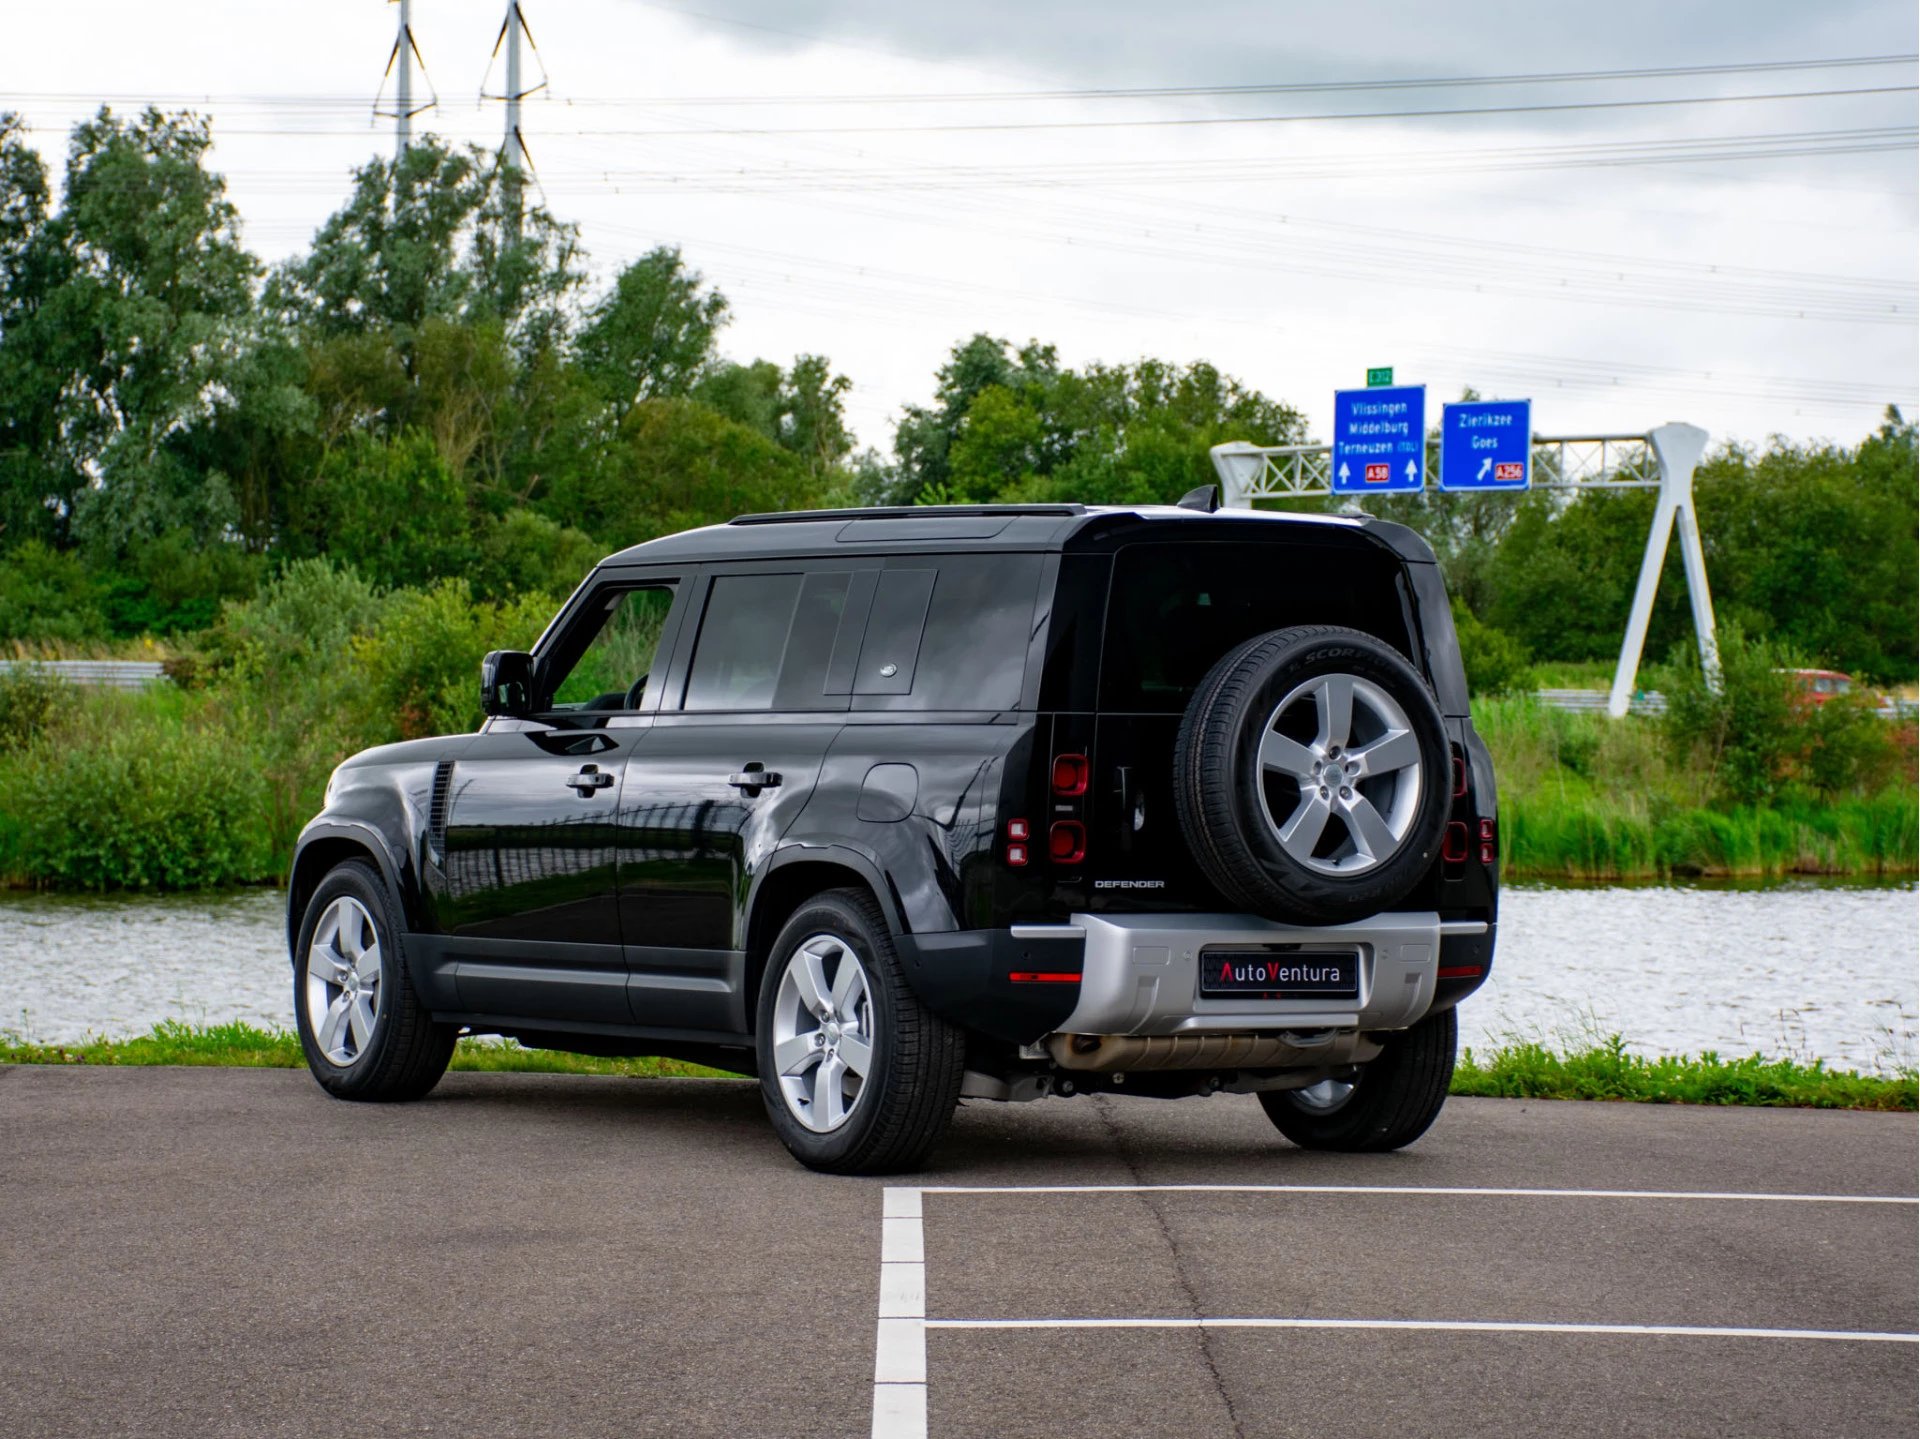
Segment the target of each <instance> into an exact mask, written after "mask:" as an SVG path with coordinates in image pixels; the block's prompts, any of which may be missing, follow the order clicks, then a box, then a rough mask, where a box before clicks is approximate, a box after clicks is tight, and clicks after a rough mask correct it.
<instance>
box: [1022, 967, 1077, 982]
mask: <svg viewBox="0 0 1920 1439" xmlns="http://www.w3.org/2000/svg"><path fill="white" fill-rule="evenodd" d="M1007 978H1008V979H1010V980H1012V981H1013V983H1015V984H1078V983H1079V982H1080V976H1079V974H1078V973H1074V974H1069V973H1067V972H1066V971H1065V970H1044V969H1043V970H1033V969H1016V970H1014V971H1013V973H1011V974H1009V975H1008V976H1007Z"/></svg>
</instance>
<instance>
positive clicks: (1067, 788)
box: [1053, 754, 1088, 799]
mask: <svg viewBox="0 0 1920 1439" xmlns="http://www.w3.org/2000/svg"><path fill="white" fill-rule="evenodd" d="M1087 774H1088V769H1087V757H1086V756H1085V755H1083V754H1063V755H1059V756H1057V757H1056V758H1055V759H1054V761H1053V792H1054V793H1055V794H1057V795H1062V796H1065V797H1066V798H1069V799H1070V798H1072V797H1073V796H1074V795H1078V794H1085V793H1086V792H1087Z"/></svg>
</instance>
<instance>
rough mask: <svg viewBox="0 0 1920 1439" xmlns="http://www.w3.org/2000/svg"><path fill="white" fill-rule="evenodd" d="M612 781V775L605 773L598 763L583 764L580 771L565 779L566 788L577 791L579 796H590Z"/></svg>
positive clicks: (584, 797)
mask: <svg viewBox="0 0 1920 1439" xmlns="http://www.w3.org/2000/svg"><path fill="white" fill-rule="evenodd" d="M612 783H613V776H612V775H610V774H607V773H606V772H605V771H603V770H602V769H601V768H600V767H599V766H598V765H591V764H590V765H583V766H582V767H581V769H580V773H579V774H576V775H573V776H571V777H570V778H569V779H568V780H567V788H568V789H572V790H577V791H579V794H580V798H582V799H587V798H590V797H591V796H592V794H593V792H594V791H595V790H597V789H605V788H606V787H607V786H608V785H610V784H612Z"/></svg>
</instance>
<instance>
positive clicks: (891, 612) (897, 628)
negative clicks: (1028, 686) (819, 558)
mask: <svg viewBox="0 0 1920 1439" xmlns="http://www.w3.org/2000/svg"><path fill="white" fill-rule="evenodd" d="M1040 569H1041V557H1040V556H1038V555H1018V554H1013V555H927V556H918V555H916V556H914V557H913V558H911V559H901V560H898V561H896V562H894V564H892V565H890V566H889V567H888V568H887V570H886V571H885V572H884V573H883V574H882V575H881V576H880V582H879V586H878V588H877V590H876V591H875V594H874V600H873V611H872V617H871V618H870V619H869V620H868V622H867V629H866V635H865V638H864V639H863V641H862V643H861V646H860V660H859V664H858V666H857V668H856V670H855V677H854V687H853V692H854V695H855V696H856V697H859V696H867V697H870V698H872V699H875V700H879V699H882V698H885V699H886V700H887V701H888V702H887V703H886V704H885V707H886V708H889V709H916V710H1006V709H1014V708H1017V707H1018V705H1019V703H1020V688H1021V683H1022V681H1023V680H1024V679H1025V677H1026V669H1027V643H1028V640H1029V639H1030V638H1031V636H1032V631H1033V606H1034V600H1035V597H1036V596H1037V594H1038V592H1039V588H1040Z"/></svg>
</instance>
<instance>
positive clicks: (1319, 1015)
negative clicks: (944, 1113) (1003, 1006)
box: [1013, 912, 1488, 1035]
mask: <svg viewBox="0 0 1920 1439" xmlns="http://www.w3.org/2000/svg"><path fill="white" fill-rule="evenodd" d="M1059 928H1062V929H1070V930H1078V931H1080V933H1081V934H1082V936H1083V937H1084V941H1083V942H1084V959H1083V966H1082V975H1081V981H1080V996H1079V1000H1078V1002H1077V1003H1076V1004H1075V1005H1074V1007H1073V1010H1072V1011H1071V1012H1070V1013H1069V1014H1068V1015H1067V1017H1066V1018H1065V1019H1064V1020H1063V1021H1062V1022H1061V1023H1060V1025H1059V1026H1058V1028H1059V1029H1060V1030H1061V1031H1062V1032H1063V1033H1068V1034H1138V1035H1177V1034H1231V1033H1236V1032H1245V1031H1257V1030H1264V1031H1268V1032H1272V1031H1275V1030H1321V1029H1349V1030H1352V1029H1358V1030H1378V1029H1405V1028H1407V1027H1408V1026H1410V1025H1412V1024H1414V1023H1416V1022H1417V1021H1418V1020H1419V1019H1420V1018H1421V1017H1422V1016H1423V1015H1425V1014H1426V1013H1427V1011H1428V1010H1429V1009H1431V1008H1432V1007H1433V1002H1434V998H1435V993H1436V990H1437V988H1438V985H1439V973H1440V968H1441V949H1442V945H1443V941H1444V940H1446V939H1447V938H1450V937H1460V938H1469V937H1478V936H1481V935H1484V934H1486V933H1487V929H1488V926H1487V925H1486V923H1485V922H1484V921H1481V920H1442V919H1441V918H1440V916H1439V915H1437V914H1434V913H1431V912H1427V913H1417V912H1416V913H1407V914H1376V915H1372V916H1369V917H1368V918H1366V919H1363V920H1357V921H1355V922H1353V923H1351V924H1328V925H1286V924H1278V923H1275V922H1273V921H1271V920H1264V919H1258V918H1255V917H1254V916H1252V915H1244V914H1127V915H1113V914H1108V915H1090V914H1079V915H1075V916H1074V918H1073V923H1072V924H1071V925H1064V926H1059ZM1013 932H1014V934H1015V936H1016V937H1027V936H1029V935H1035V930H1034V929H1028V928H1026V927H1024V926H1022V927H1017V928H1016V929H1015V930H1014V931H1013ZM1249 944H1257V945H1268V944H1272V945H1288V944H1297V945H1304V946H1307V947H1308V948H1312V949H1327V948H1333V947H1339V948H1345V947H1347V946H1352V947H1353V949H1354V950H1356V951H1357V952H1358V954H1359V957H1360V993H1359V996H1358V999H1357V1001H1356V1000H1331V1001H1330V1000H1325V999H1253V998H1249V997H1246V996H1241V995H1236V996H1233V997H1230V998H1229V997H1213V996H1204V995H1202V994H1201V993H1200V970H1199V961H1200V956H1201V954H1202V953H1204V952H1205V951H1206V950H1207V949H1208V948H1209V947H1212V946H1215V945H1229V946H1244V945H1249Z"/></svg>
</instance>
